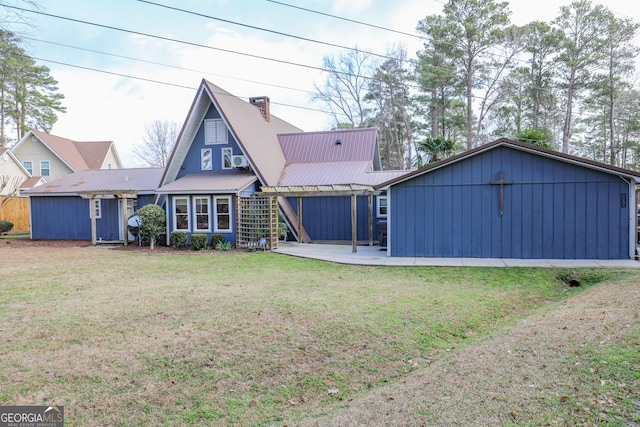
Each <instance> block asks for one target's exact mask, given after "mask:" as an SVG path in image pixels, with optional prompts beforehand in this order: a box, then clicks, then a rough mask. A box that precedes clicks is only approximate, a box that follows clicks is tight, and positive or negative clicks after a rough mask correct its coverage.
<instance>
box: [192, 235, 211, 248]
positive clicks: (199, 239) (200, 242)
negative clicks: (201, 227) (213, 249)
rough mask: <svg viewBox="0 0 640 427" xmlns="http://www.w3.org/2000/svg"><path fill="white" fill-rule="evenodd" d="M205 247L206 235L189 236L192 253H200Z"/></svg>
mask: <svg viewBox="0 0 640 427" xmlns="http://www.w3.org/2000/svg"><path fill="white" fill-rule="evenodd" d="M206 247H207V235H206V234H200V233H196V234H192V235H191V249H193V250H194V251H200V250H202V249H205V248H206Z"/></svg>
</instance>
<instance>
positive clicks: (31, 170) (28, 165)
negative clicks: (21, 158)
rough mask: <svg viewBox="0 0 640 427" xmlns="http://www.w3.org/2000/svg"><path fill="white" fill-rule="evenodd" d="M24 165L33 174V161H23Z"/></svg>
mask: <svg viewBox="0 0 640 427" xmlns="http://www.w3.org/2000/svg"><path fill="white" fill-rule="evenodd" d="M22 166H24V168H25V169H26V170H27V171H28V172H29V174H30V175H33V162H22Z"/></svg>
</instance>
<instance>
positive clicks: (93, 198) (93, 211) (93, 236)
mask: <svg viewBox="0 0 640 427" xmlns="http://www.w3.org/2000/svg"><path fill="white" fill-rule="evenodd" d="M89 205H90V206H91V246H96V245H97V244H98V238H97V237H96V236H97V234H98V232H97V231H96V228H97V227H96V196H91V197H89Z"/></svg>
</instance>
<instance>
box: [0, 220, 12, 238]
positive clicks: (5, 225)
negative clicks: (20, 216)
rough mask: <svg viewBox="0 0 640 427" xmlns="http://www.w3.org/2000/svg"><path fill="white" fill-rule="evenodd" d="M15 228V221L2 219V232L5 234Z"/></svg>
mask: <svg viewBox="0 0 640 427" xmlns="http://www.w3.org/2000/svg"><path fill="white" fill-rule="evenodd" d="M12 228H13V223H12V222H11V221H5V220H4V219H0V234H5V233H8V232H9V231H11V229H12Z"/></svg>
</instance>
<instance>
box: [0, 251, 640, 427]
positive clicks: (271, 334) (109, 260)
mask: <svg viewBox="0 0 640 427" xmlns="http://www.w3.org/2000/svg"><path fill="white" fill-rule="evenodd" d="M0 254H1V255H2V258H3V261H4V262H3V267H2V270H0V283H2V285H0V342H2V350H0V390H1V391H0V404H3V405H14V404H16V405H17V404H32V405H35V404H51V403H56V404H60V405H64V406H65V414H66V421H67V425H69V426H87V425H114V426H125V425H145V424H150V423H157V424H160V425H167V426H169V425H170V426H176V425H212V424H215V425H256V426H260V425H283V424H285V423H287V422H289V423H290V422H291V420H294V421H295V420H299V419H302V418H305V417H309V416H315V415H317V414H320V413H323V412H324V411H326V410H328V408H330V407H332V406H333V405H335V404H336V403H338V404H340V403H341V402H347V401H348V400H349V399H352V398H354V397H356V396H360V395H363V394H366V393H368V392H369V391H370V390H373V389H376V388H378V387H380V386H381V385H385V384H389V383H393V382H397V381H398V380H399V379H402V378H404V377H406V376H407V375H409V374H410V373H411V372H413V371H415V370H419V369H422V368H425V367H428V366H429V365H430V364H431V363H432V362H433V361H434V360H439V359H442V358H444V357H446V356H447V354H448V353H449V351H451V350H452V349H455V348H457V347H460V346H467V345H469V344H471V343H473V342H475V341H476V340H478V339H480V338H482V337H485V336H487V335H488V334H490V333H492V332H494V331H496V330H498V329H500V328H501V327H503V326H505V325H508V324H511V323H513V322H515V321H516V320H518V319H521V318H523V317H524V316H527V315H529V314H530V313H532V312H534V311H536V310H538V309H540V308H541V307H545V306H546V305H547V304H549V303H552V302H557V301H561V300H563V299H566V298H568V297H569V296H571V295H574V294H576V293H579V292H582V289H584V286H583V287H581V288H569V287H567V286H565V285H564V284H563V283H562V281H561V280H559V279H558V277H563V275H568V274H571V275H572V276H574V277H575V276H576V275H577V276H578V277H580V278H582V279H583V280H582V281H583V284H585V285H587V284H588V285H593V284H595V283H597V282H599V281H607V280H616V279H619V278H622V277H624V276H626V275H629V274H635V272H620V271H615V270H579V271H571V272H569V271H566V270H552V269H529V268H508V269H507V268H501V269H491V268H435V267H425V268H422V267H410V268H405V267H359V266H343V265H335V264H330V263H324V262H319V261H314V260H303V259H296V258H290V257H286V256H282V255H276V254H271V253H252V254H249V253H220V252H207V253H198V254H192V253H181V254H163V255H145V254H143V253H138V252H127V251H112V250H106V249H96V248H61V249H52V248H20V249H2V250H0ZM637 344H638V342H637V340H636V341H635V345H637ZM594 351H595V350H594ZM611 351H612V352H615V351H625V348H620V349H618V350H615V349H612V350H611ZM616 354H617V353H616ZM616 354H614V353H611V354H609V353H607V354H605V355H601V354H599V353H597V352H594V356H593V357H594V358H595V359H599V358H607V359H608V360H613V359H614V358H616V357H618V356H616ZM595 359H594V360H595ZM622 359H624V357H623V358H622ZM620 363H622V362H620ZM629 363H635V361H634V360H632V361H631V362H629ZM598 366H599V365H598ZM607 366H608V367H612V366H618V365H615V364H614V363H609V364H608V365H607ZM620 366H623V365H620ZM636 366H637V365H636ZM616 372H617V371H616ZM616 381H617V379H616ZM621 381H622V380H621ZM624 381H625V384H629V385H631V384H635V385H637V382H636V383H633V382H632V381H631V380H629V379H624ZM598 384H599V383H598ZM596 385H597V384H596ZM605 385H606V384H605ZM613 398H614V400H615V399H616V397H615V396H614V397H613Z"/></svg>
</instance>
